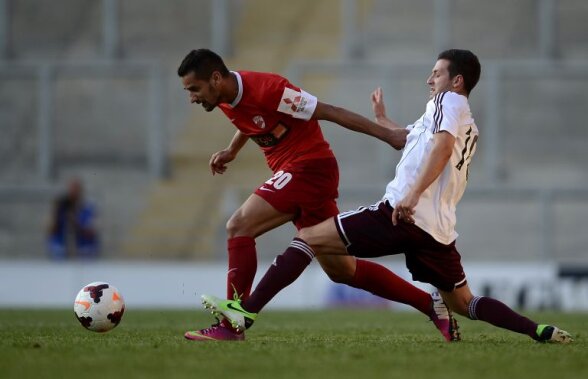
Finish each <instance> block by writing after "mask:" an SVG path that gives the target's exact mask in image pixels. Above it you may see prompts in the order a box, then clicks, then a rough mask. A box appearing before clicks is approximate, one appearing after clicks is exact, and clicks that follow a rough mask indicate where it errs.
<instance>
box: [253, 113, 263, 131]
mask: <svg viewBox="0 0 588 379" xmlns="http://www.w3.org/2000/svg"><path fill="white" fill-rule="evenodd" d="M253 123H254V124H255V125H257V127H258V128H260V129H265V121H264V119H263V117H261V116H255V117H253Z"/></svg>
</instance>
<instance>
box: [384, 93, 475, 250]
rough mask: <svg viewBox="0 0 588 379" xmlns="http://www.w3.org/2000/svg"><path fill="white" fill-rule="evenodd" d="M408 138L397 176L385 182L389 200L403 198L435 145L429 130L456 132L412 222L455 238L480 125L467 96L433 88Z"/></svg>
mask: <svg viewBox="0 0 588 379" xmlns="http://www.w3.org/2000/svg"><path fill="white" fill-rule="evenodd" d="M407 129H408V130H409V131H410V132H409V134H408V136H407V138H406V145H405V146H404V151H403V152H402V158H401V159H400V162H399V163H398V165H397V166H396V176H395V177H394V179H393V180H392V181H391V182H390V183H388V186H387V187H386V194H385V195H384V198H385V199H387V200H388V201H389V202H390V204H391V205H392V206H395V205H396V203H398V202H399V201H400V200H402V199H403V198H404V197H405V196H406V194H407V193H408V191H409V190H410V188H411V187H412V186H413V185H414V183H415V181H416V178H417V177H418V175H419V174H420V172H421V170H423V167H424V163H425V162H426V160H427V159H428V156H429V154H430V152H431V150H432V148H433V136H434V134H435V133H438V132H440V131H446V132H449V133H451V134H452V135H453V136H454V137H455V145H454V147H453V153H452V154H451V158H450V159H449V161H448V163H447V165H446V166H445V168H444V169H443V171H442V172H441V174H440V175H439V176H438V177H437V179H435V181H434V182H433V183H431V185H430V186H429V188H427V189H426V190H425V191H424V192H423V194H422V195H421V197H420V199H419V202H418V204H417V206H416V208H415V214H414V216H413V217H414V219H415V224H416V225H417V226H418V227H420V228H421V229H423V230H424V231H426V232H427V233H429V234H430V235H431V236H433V238H435V239H436V240H437V241H439V242H441V243H443V244H445V245H448V244H450V243H451V242H453V241H455V239H456V238H457V235H458V234H457V232H456V231H455V223H456V217H455V207H456V205H457V203H458V202H459V200H460V199H461V196H462V195H463V193H464V191H465V187H466V183H467V179H468V169H469V164H470V161H471V159H472V156H473V155H474V153H475V151H476V142H477V140H478V128H477V127H476V124H475V123H474V119H473V118H472V114H471V112H470V106H469V103H468V99H467V98H466V97H465V96H462V95H459V94H457V93H455V92H443V93H439V94H437V95H436V96H435V97H434V98H433V99H431V100H430V101H429V102H428V103H427V109H426V111H425V114H423V116H422V117H421V118H420V119H418V120H417V121H416V122H415V123H414V124H413V125H409V126H408V127H407Z"/></svg>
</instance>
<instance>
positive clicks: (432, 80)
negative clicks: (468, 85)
mask: <svg viewBox="0 0 588 379" xmlns="http://www.w3.org/2000/svg"><path fill="white" fill-rule="evenodd" d="M448 67H449V61H448V60H447V59H439V60H438V61H437V62H436V63H435V67H433V71H432V72H431V75H430V76H429V78H428V79H427V85H428V86H429V98H430V99H432V98H433V97H434V96H435V95H436V94H438V93H440V92H445V91H451V90H452V89H453V87H454V81H455V80H454V79H455V78H453V79H451V78H450V77H449V70H448ZM458 76H459V75H458Z"/></svg>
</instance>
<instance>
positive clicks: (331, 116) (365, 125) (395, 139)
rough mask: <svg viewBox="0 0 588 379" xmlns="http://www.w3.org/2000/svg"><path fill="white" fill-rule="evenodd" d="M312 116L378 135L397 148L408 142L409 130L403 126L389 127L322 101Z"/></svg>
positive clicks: (373, 135)
mask: <svg viewBox="0 0 588 379" xmlns="http://www.w3.org/2000/svg"><path fill="white" fill-rule="evenodd" d="M312 118H314V119H317V120H327V121H331V122H334V123H336V124H338V125H341V126H342V127H344V128H347V129H349V130H353V131H355V132H359V133H363V134H367V135H370V136H372V137H376V138H378V139H380V140H382V141H384V142H386V143H387V144H389V145H390V146H392V147H393V148H395V149H396V150H400V149H402V148H403V147H404V145H405V144H406V135H407V134H408V131H407V130H405V129H403V128H388V127H385V126H383V125H379V124H376V123H375V122H373V121H370V120H368V119H367V118H365V117H363V116H361V115H358V114H357V113H354V112H351V111H349V110H347V109H345V108H340V107H336V106H334V105H330V104H326V103H321V102H320V101H319V102H318V104H317V106H316V109H315V111H314V114H313V115H312Z"/></svg>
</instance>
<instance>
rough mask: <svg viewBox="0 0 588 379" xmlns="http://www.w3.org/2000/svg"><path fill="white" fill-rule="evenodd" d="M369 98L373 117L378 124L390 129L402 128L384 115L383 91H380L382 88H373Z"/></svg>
mask: <svg viewBox="0 0 588 379" xmlns="http://www.w3.org/2000/svg"><path fill="white" fill-rule="evenodd" d="M371 100H372V110H373V112H374V118H375V119H376V122H377V123H378V124H380V125H382V126H385V127H387V128H391V129H404V128H403V127H402V126H400V125H399V124H397V123H395V122H394V121H392V120H390V119H389V118H388V116H386V106H385V105H384V91H382V88H380V87H378V88H376V89H375V90H374V92H372V95H371Z"/></svg>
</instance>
